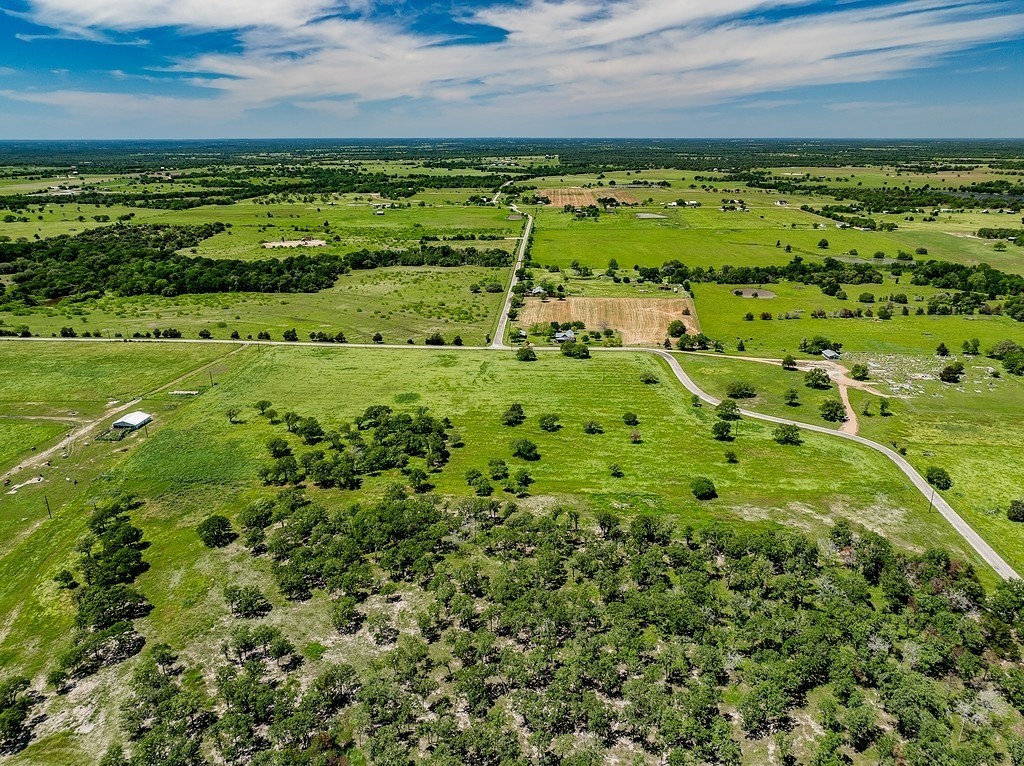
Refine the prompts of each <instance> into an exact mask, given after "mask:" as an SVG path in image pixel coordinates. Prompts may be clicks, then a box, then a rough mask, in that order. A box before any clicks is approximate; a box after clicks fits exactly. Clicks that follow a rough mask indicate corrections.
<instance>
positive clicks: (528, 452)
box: [512, 439, 540, 460]
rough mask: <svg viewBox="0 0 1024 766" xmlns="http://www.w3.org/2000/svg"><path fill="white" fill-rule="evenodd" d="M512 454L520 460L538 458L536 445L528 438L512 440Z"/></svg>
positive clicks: (538, 453)
mask: <svg viewBox="0 0 1024 766" xmlns="http://www.w3.org/2000/svg"><path fill="white" fill-rule="evenodd" d="M512 456H513V457H517V458H520V459H521V460H540V452H539V451H538V450H537V445H536V444H534V443H533V442H532V441H530V440H529V439H516V440H515V441H514V442H512Z"/></svg>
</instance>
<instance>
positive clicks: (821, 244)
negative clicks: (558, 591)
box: [818, 237, 828, 250]
mask: <svg viewBox="0 0 1024 766" xmlns="http://www.w3.org/2000/svg"><path fill="white" fill-rule="evenodd" d="M818 249H820V250H828V240H827V239H825V238H824V237H822V238H821V239H819V240H818Z"/></svg>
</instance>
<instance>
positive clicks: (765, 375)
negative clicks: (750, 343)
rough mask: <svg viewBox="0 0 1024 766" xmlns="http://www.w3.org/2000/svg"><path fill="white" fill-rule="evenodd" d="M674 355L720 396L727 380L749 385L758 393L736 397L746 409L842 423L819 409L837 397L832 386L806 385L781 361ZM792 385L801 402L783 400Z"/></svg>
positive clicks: (800, 375)
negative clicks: (828, 417)
mask: <svg viewBox="0 0 1024 766" xmlns="http://www.w3.org/2000/svg"><path fill="white" fill-rule="evenodd" d="M675 357H676V358H677V359H678V360H679V363H680V364H681V365H682V366H683V369H684V370H686V372H687V374H688V375H689V376H690V377H691V378H693V381H694V383H696V384H697V385H698V386H700V387H701V388H702V389H703V390H705V391H707V392H708V393H709V394H711V395H712V396H716V397H718V398H719V399H724V398H726V386H728V385H729V384H730V383H733V382H741V383H749V384H750V385H752V386H753V387H754V390H755V391H756V392H757V396H755V397H754V398H753V399H737V400H736V403H737V404H738V405H739V406H740V407H742V408H743V409H745V410H753V411H755V412H763V413H764V414H766V415H775V416H776V417H780V418H789V419H791V420H799V421H803V422H806V423H813V424H815V425H819V426H824V427H826V428H839V426H840V425H841V424H840V423H829V422H827V421H825V420H823V419H822V418H821V413H820V410H819V408H820V407H821V403H822V402H823V401H825V400H826V399H838V398H839V393H838V391H837V389H836V388H835V386H833V387H832V388H830V389H828V390H827V391H819V390H817V389H813V388H808V387H807V386H805V385H804V374H805V373H804V372H802V371H798V370H784V369H782V365H781V364H765V363H761V362H754V361H744V360H741V359H729V358H728V357H722V356H709V355H705V354H686V353H678V354H675ZM791 388H795V389H796V390H797V391H798V392H799V394H800V403H799V404H798V405H795V406H791V405H788V404H786V400H785V394H786V391H788V390H789V389H791ZM876 398H877V397H876ZM876 408H877V407H876Z"/></svg>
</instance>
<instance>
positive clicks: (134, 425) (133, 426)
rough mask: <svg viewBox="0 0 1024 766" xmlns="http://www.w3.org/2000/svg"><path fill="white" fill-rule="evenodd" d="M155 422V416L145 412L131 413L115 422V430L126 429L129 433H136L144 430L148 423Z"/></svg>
mask: <svg viewBox="0 0 1024 766" xmlns="http://www.w3.org/2000/svg"><path fill="white" fill-rule="evenodd" d="M152 420H153V416H152V415H149V414H148V413H145V412H141V411H139V412H129V413H128V414H127V415H125V416H124V417H123V418H121V419H120V420H116V421H114V428H124V429H127V430H129V431H135V430H137V429H139V428H142V427H143V426H144V425H146V423H149V422H151V421H152Z"/></svg>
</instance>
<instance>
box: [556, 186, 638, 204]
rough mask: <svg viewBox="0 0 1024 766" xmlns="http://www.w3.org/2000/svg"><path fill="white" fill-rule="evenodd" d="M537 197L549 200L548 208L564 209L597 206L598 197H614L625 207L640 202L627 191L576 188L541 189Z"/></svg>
mask: <svg viewBox="0 0 1024 766" xmlns="http://www.w3.org/2000/svg"><path fill="white" fill-rule="evenodd" d="M537 195H538V196H541V197H547V198H548V199H549V200H551V202H549V203H548V205H549V206H550V207H565V206H566V205H572V206H573V207H586V206H587V205H597V204H598V202H597V199H598V197H602V198H607V197H614V198H615V199H616V200H618V201H619V202H621V203H623V204H626V205H636V204H638V203H639V202H640V200H638V199H637V198H636V196H635V195H633V194H631V193H630V192H628V191H621V190H618V189H583V188H580V187H578V186H574V187H569V188H567V189H542V190H540V191H538V192H537Z"/></svg>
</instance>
